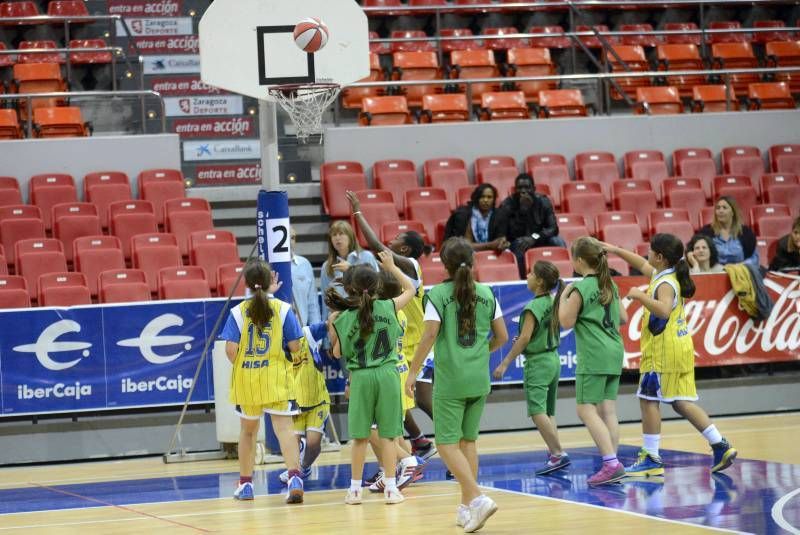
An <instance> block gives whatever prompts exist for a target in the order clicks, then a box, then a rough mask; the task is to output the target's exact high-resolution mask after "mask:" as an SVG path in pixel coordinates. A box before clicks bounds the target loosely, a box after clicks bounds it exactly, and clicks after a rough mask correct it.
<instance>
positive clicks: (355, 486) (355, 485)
mask: <svg viewBox="0 0 800 535" xmlns="http://www.w3.org/2000/svg"><path fill="white" fill-rule="evenodd" d="M360 488H361V480H360V479H351V480H350V490H359V489H360Z"/></svg>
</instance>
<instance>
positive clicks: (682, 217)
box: [648, 208, 691, 242]
mask: <svg viewBox="0 0 800 535" xmlns="http://www.w3.org/2000/svg"><path fill="white" fill-rule="evenodd" d="M675 221H684V222H686V223H689V225H690V226H691V218H690V217H689V211H688V210H684V209H681V208H663V209H660V210H653V211H652V212H650V215H649V216H648V225H649V227H650V235H651V236H652V235H653V234H656V233H657V232H659V231H658V230H657V229H658V227H659V225H661V224H662V223H672V222H675ZM689 237H690V238H691V236H689ZM686 241H689V240H688V239H687V240H684V242H686Z"/></svg>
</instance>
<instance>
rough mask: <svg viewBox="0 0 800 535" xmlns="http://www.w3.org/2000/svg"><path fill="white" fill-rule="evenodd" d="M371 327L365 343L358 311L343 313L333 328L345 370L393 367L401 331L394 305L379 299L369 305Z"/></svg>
mask: <svg viewBox="0 0 800 535" xmlns="http://www.w3.org/2000/svg"><path fill="white" fill-rule="evenodd" d="M372 317H373V319H374V320H375V326H374V328H373V329H372V332H371V333H369V336H367V338H366V339H362V338H361V323H360V322H359V321H358V310H357V309H354V310H345V311H344V312H342V313H341V314H339V317H338V318H336V321H334V322H333V326H334V328H335V329H336V335H337V336H338V337H339V346H340V348H341V352H342V357H343V358H344V359H345V365H346V366H347V369H348V370H351V371H352V370H357V369H361V368H376V367H379V366H382V365H383V364H386V363H388V362H391V363H392V364H397V340H398V338H400V337H401V336H403V329H402V327H401V326H400V323H399V322H398V321H397V314H396V313H395V310H394V302H393V301H392V300H391V299H379V300H376V301H374V302H373V303H372Z"/></svg>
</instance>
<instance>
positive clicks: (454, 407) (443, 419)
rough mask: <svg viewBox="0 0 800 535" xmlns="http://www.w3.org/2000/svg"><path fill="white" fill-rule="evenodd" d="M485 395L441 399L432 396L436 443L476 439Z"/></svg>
mask: <svg viewBox="0 0 800 535" xmlns="http://www.w3.org/2000/svg"><path fill="white" fill-rule="evenodd" d="M486 397H487V396H478V397H474V398H462V399H441V398H437V397H436V396H435V395H434V396H433V414H435V415H436V417H435V418H434V419H433V432H434V433H435V434H436V443H437V444H458V443H459V441H460V440H462V439H463V440H471V441H475V440H478V432H479V431H480V427H481V415H482V414H483V407H484V406H485V405H486Z"/></svg>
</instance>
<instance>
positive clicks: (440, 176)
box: [426, 169, 470, 210]
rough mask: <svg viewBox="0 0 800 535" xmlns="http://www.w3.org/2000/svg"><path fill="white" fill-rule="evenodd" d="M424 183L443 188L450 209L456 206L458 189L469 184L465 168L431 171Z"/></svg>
mask: <svg viewBox="0 0 800 535" xmlns="http://www.w3.org/2000/svg"><path fill="white" fill-rule="evenodd" d="M426 185H427V186H430V187H432V188H440V189H443V190H444V191H445V193H446V194H447V200H448V201H449V202H450V209H451V210H455V209H456V207H457V206H458V198H457V193H458V189H459V188H462V187H465V186H469V185H470V184H469V176H468V175H467V171H466V169H442V170H437V171H434V172H432V173H431V175H430V181H429V182H427V184H426Z"/></svg>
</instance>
